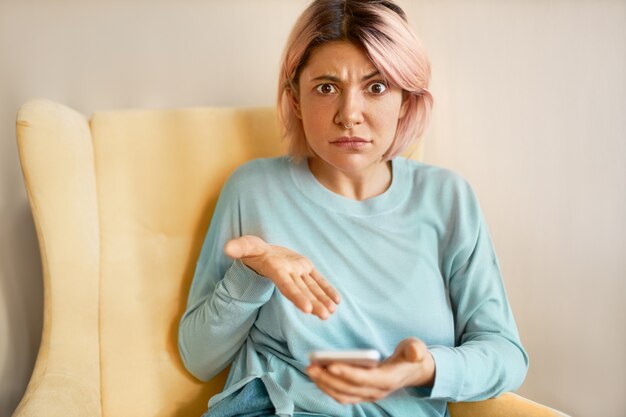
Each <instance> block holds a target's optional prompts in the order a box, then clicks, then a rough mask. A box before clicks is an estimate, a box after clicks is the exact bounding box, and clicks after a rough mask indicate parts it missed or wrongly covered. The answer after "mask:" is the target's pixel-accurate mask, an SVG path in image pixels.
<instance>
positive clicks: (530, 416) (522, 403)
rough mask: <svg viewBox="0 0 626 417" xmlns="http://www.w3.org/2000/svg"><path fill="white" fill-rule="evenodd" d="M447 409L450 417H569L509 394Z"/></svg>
mask: <svg viewBox="0 0 626 417" xmlns="http://www.w3.org/2000/svg"><path fill="white" fill-rule="evenodd" d="M448 408H449V410H450V415H451V416H452V417H569V416H568V415H567V414H563V413H561V412H560V411H557V410H554V409H552V408H550V407H546V406H545V405H541V404H538V403H536V402H534V401H531V400H528V399H526V398H524V397H521V396H519V395H517V394H513V393H511V392H508V393H506V394H503V395H501V396H500V397H498V398H493V399H491V400H485V401H479V402H465V403H449V404H448Z"/></svg>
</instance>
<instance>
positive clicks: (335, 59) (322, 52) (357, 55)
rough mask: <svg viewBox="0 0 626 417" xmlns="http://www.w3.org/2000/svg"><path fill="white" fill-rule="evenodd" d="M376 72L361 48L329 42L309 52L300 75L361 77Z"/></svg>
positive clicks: (350, 44)
mask: <svg viewBox="0 0 626 417" xmlns="http://www.w3.org/2000/svg"><path fill="white" fill-rule="evenodd" d="M373 71H376V67H375V66H374V64H373V63H372V61H371V60H370V59H369V57H368V56H367V54H366V53H365V51H364V50H363V48H361V47H359V46H357V45H354V44H353V43H350V42H346V41H335V42H329V43H326V44H324V45H322V46H319V47H317V48H315V49H314V50H313V51H312V52H311V56H310V57H309V59H308V62H307V64H306V65H305V67H304V68H303V70H302V75H303V76H304V75H305V74H306V75H307V77H309V76H311V77H317V76H320V75H335V76H343V77H349V76H362V75H365V74H370V73H372V72H373Z"/></svg>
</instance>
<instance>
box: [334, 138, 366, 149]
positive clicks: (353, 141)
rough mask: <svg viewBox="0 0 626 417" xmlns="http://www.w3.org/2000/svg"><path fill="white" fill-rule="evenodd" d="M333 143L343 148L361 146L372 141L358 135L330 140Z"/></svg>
mask: <svg viewBox="0 0 626 417" xmlns="http://www.w3.org/2000/svg"><path fill="white" fill-rule="evenodd" d="M330 143H331V144H332V145H335V146H339V147H342V148H351V149H356V148H361V147H363V146H365V145H367V144H369V143H370V141H369V140H367V139H363V138H360V137H358V136H342V137H340V138H337V139H335V140H333V141H331V142H330Z"/></svg>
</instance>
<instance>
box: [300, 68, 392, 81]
mask: <svg viewBox="0 0 626 417" xmlns="http://www.w3.org/2000/svg"><path fill="white" fill-rule="evenodd" d="M377 75H380V71H378V70H375V71H373V72H371V73H369V74H367V75H365V76H364V77H363V78H361V81H367V80H369V79H370V78H372V77H375V76H377ZM311 81H332V82H334V83H337V82H339V81H341V80H340V79H339V77H336V76H334V75H320V76H319V77H315V78H313V79H311Z"/></svg>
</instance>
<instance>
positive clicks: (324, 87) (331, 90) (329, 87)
mask: <svg viewBox="0 0 626 417" xmlns="http://www.w3.org/2000/svg"><path fill="white" fill-rule="evenodd" d="M315 90H316V91H317V92H318V93H320V94H336V93H337V87H335V86H334V85H333V84H328V83H326V84H320V85H318V86H317V87H315Z"/></svg>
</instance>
